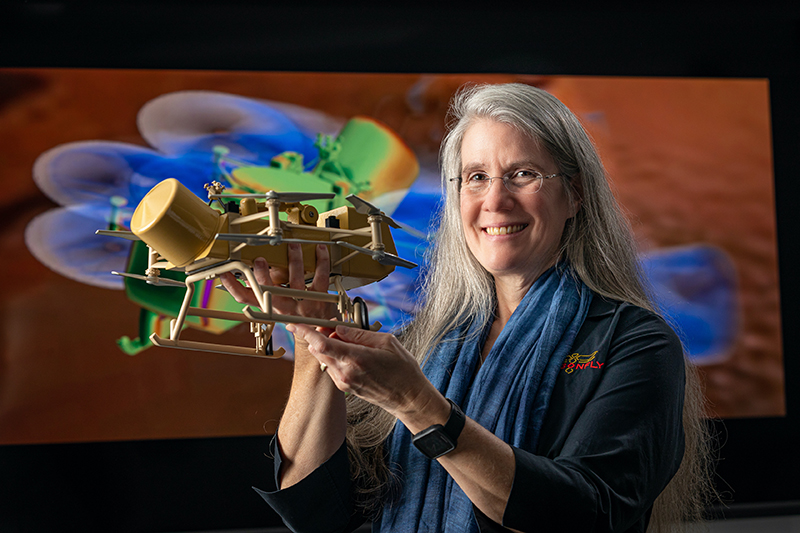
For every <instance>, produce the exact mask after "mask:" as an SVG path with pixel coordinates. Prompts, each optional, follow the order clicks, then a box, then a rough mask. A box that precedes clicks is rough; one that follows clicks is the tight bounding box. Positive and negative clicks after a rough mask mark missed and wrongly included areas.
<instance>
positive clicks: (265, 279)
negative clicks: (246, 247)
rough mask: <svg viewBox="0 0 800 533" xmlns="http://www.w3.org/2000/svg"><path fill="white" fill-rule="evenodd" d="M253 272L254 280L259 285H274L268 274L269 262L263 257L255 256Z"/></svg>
mask: <svg viewBox="0 0 800 533" xmlns="http://www.w3.org/2000/svg"><path fill="white" fill-rule="evenodd" d="M253 274H255V276H256V281H257V282H258V283H259V285H264V286H267V287H271V286H272V285H274V284H273V283H272V276H271V275H270V271H269V264H268V263H267V260H266V259H264V258H263V257H257V258H256V260H255V261H253Z"/></svg>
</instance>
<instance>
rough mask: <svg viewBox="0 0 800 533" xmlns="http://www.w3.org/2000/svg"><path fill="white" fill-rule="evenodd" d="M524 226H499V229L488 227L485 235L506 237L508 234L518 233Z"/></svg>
mask: <svg viewBox="0 0 800 533" xmlns="http://www.w3.org/2000/svg"><path fill="white" fill-rule="evenodd" d="M524 227H525V225H524V224H518V225H516V226H500V227H496V226H493V227H490V228H486V233H488V234H489V235H508V234H509V233H516V232H518V231H522V228H524Z"/></svg>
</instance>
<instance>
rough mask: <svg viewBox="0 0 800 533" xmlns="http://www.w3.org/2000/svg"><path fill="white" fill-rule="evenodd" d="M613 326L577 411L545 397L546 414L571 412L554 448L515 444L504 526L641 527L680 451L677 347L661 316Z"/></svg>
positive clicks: (632, 319)
mask: <svg viewBox="0 0 800 533" xmlns="http://www.w3.org/2000/svg"><path fill="white" fill-rule="evenodd" d="M613 329H614V332H613V333H610V335H611V340H610V341H609V344H608V346H609V348H608V356H607V357H606V359H605V363H604V371H603V373H602V374H601V377H600V378H599V382H598V383H597V384H596V388H595V390H594V391H593V392H592V393H591V394H590V395H589V397H588V401H586V402H585V404H584V406H582V407H583V408H582V410H581V411H580V412H579V414H578V415H577V417H571V416H569V413H566V412H558V409H559V407H560V408H562V409H563V406H554V405H553V404H552V403H551V407H550V408H551V409H553V410H554V411H553V412H549V413H548V417H550V416H553V417H559V418H561V419H564V420H570V421H571V420H574V423H572V422H570V423H572V427H571V428H566V438H565V439H564V441H563V446H562V447H561V448H560V450H559V451H558V452H557V454H555V455H553V456H546V455H538V454H534V453H530V452H527V451H524V450H520V449H516V448H515V449H514V455H515V459H516V471H515V477H514V483H513V486H512V490H511V494H510V497H509V501H508V504H507V506H506V510H505V514H504V517H503V525H504V526H506V527H510V528H513V529H518V530H522V531H593V532H610V531H639V530H641V531H644V530H645V529H646V526H647V521H648V520H649V512H650V509H651V507H652V504H653V501H654V500H655V498H656V497H657V496H658V495H659V494H660V493H661V491H662V490H663V489H664V487H665V486H666V485H667V483H668V482H669V480H670V479H671V478H672V476H673V475H674V474H675V472H676V471H677V469H678V466H679V465H680V462H681V459H682V457H683V451H684V434H683V424H682V412H683V397H684V384H685V382H684V379H685V376H684V356H683V349H682V347H681V344H680V341H679V340H678V338H677V336H676V335H675V333H674V332H673V331H672V329H671V328H669V326H667V325H666V323H665V322H664V321H663V320H662V319H661V318H659V317H657V316H655V315H653V314H651V313H649V312H645V311H644V310H641V309H640V310H639V312H637V313H633V316H632V317H631V316H629V317H628V318H627V319H625V318H621V319H620V320H619V322H618V323H617V324H616V326H615V328H613ZM561 429H562V430H564V429H565V428H561ZM539 451H541V450H539Z"/></svg>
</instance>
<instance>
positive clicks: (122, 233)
mask: <svg viewBox="0 0 800 533" xmlns="http://www.w3.org/2000/svg"><path fill="white" fill-rule="evenodd" d="M94 234H95V235H105V236H106V237H119V238H121V239H128V240H129V241H140V240H141V239H140V238H139V237H137V236H136V234H134V233H133V232H132V231H126V230H114V229H99V230H97V231H95V232H94Z"/></svg>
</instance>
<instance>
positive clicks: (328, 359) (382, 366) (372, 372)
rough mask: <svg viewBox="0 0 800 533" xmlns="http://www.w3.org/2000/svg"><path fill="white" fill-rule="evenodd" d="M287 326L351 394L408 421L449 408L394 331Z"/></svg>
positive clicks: (335, 382)
mask: <svg viewBox="0 0 800 533" xmlns="http://www.w3.org/2000/svg"><path fill="white" fill-rule="evenodd" d="M287 329H289V330H293V333H294V334H295V336H296V337H299V338H301V339H303V340H305V341H306V342H308V349H309V352H310V353H311V355H313V356H314V357H315V358H316V359H317V360H318V361H319V362H320V363H321V364H325V365H326V367H327V372H328V375H329V376H330V377H331V379H332V380H333V382H334V384H335V385H336V387H337V388H338V389H339V390H341V391H344V392H346V393H352V394H355V395H356V396H358V397H359V398H362V399H364V400H366V401H368V402H369V403H372V404H374V405H377V406H378V407H381V408H382V409H384V410H386V411H388V412H389V413H391V414H392V415H394V416H395V417H397V418H399V419H400V420H401V421H403V422H404V423H406V422H407V421H408V422H410V423H411V424H412V426H413V425H416V424H414V422H413V421H414V420H415V419H417V418H422V419H425V420H427V419H429V418H430V417H436V418H439V417H440V416H441V414H443V413H444V414H446V413H449V407H450V406H449V404H448V403H447V400H445V399H444V396H442V395H441V394H440V393H439V392H438V391H437V390H436V388H435V387H434V386H433V385H432V384H431V382H430V381H428V379H427V378H426V377H425V375H424V374H423V373H422V369H421V368H420V366H419V363H417V361H416V359H414V356H413V355H411V353H409V351H408V350H406V349H405V348H404V347H403V345H401V344H400V341H398V340H397V338H396V337H395V336H394V335H391V334H388V333H379V332H374V331H368V330H363V329H357V328H351V327H346V326H338V327H337V328H336V331H335V332H334V333H333V334H331V335H330V336H326V335H325V334H323V333H321V332H319V331H317V330H315V329H313V328H311V327H308V326H304V325H301V324H290V325H289V326H287ZM437 414H438V415H439V416H437ZM445 419H446V416H445ZM425 420H422V421H420V424H425V423H426V421H425ZM407 425H408V424H407ZM426 427H427V426H426ZM409 429H412V427H409Z"/></svg>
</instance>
